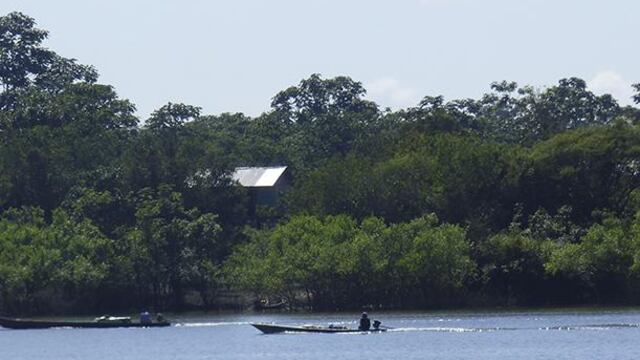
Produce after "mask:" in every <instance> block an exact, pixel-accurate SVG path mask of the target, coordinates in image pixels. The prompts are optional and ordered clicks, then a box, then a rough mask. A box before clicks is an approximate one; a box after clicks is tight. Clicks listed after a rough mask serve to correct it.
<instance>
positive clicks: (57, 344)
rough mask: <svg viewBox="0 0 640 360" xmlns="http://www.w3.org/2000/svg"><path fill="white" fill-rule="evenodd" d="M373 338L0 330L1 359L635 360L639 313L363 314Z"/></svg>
mask: <svg viewBox="0 0 640 360" xmlns="http://www.w3.org/2000/svg"><path fill="white" fill-rule="evenodd" d="M370 316H371V318H373V319H379V320H381V321H382V322H383V324H384V325H387V326H390V327H393V329H390V330H389V331H388V332H386V333H379V334H362V333H356V334H289V333H286V334H277V335H263V334H261V333H260V332H259V331H258V330H256V329H255V328H253V327H252V326H250V325H249V324H250V323H251V322H266V323H279V324H290V325H300V324H323V325H328V324H336V325H338V324H339V325H347V326H353V327H355V326H357V325H356V321H357V319H358V314H356V313H352V314H344V313H341V314H269V313H265V314H242V315H182V316H174V317H172V320H174V321H177V322H179V323H180V324H178V325H177V326H172V327H170V328H154V329H45V330H8V329H2V328H0V358H1V359H8V360H9V359H11V360H13V359H15V360H30V359H34V360H35V359H38V360H40V359H65V360H66V359H79V360H107V359H109V360H111V359H118V360H128V359H141V358H147V359H157V360H165V359H166V360H169V359H171V360H181V359H185V360H186V359H189V360H204V359H261V360H270V359H273V360H276V359H277V360H285V359H363V358H367V359H554V360H556V359H600V360H604V359H612V360H613V359H616V360H620V359H640V311H639V310H597V311H552V312H549V311H528V312H524V311H523V312H481V313H470V312H462V313H370Z"/></svg>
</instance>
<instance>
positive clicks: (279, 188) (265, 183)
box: [231, 166, 290, 216]
mask: <svg viewBox="0 0 640 360" xmlns="http://www.w3.org/2000/svg"><path fill="white" fill-rule="evenodd" d="M231 177H232V179H233V180H234V181H237V182H238V183H239V184H240V185H241V186H242V187H244V188H247V190H248V191H249V199H250V200H249V201H250V202H249V211H250V212H251V214H250V215H252V216H255V215H257V214H256V211H257V210H258V209H259V208H263V207H272V208H274V207H276V205H277V204H278V201H279V200H280V197H281V196H282V194H283V193H284V191H285V190H286V189H287V187H289V184H290V176H289V173H288V171H287V167H286V166H273V167H238V168H236V169H235V170H234V172H233V174H232V176H231Z"/></svg>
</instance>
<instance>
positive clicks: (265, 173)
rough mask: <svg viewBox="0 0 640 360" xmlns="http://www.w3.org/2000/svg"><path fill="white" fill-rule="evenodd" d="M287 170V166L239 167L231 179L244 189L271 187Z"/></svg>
mask: <svg viewBox="0 0 640 360" xmlns="http://www.w3.org/2000/svg"><path fill="white" fill-rule="evenodd" d="M285 170H287V167H286V166H273V167H238V168H236V169H235V171H234V172H233V175H231V178H232V179H233V180H235V181H237V182H239V183H240V185H242V186H244V187H271V186H274V185H275V184H276V182H278V179H280V177H281V176H282V174H284V172H285Z"/></svg>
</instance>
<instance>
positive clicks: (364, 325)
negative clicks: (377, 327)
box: [358, 312, 371, 331]
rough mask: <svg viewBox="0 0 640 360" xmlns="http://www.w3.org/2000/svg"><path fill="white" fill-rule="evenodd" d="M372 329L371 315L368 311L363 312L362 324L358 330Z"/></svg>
mask: <svg viewBox="0 0 640 360" xmlns="http://www.w3.org/2000/svg"><path fill="white" fill-rule="evenodd" d="M369 329H371V320H369V315H368V314H367V313H366V312H363V313H362V317H360V326H358V330H362V331H369Z"/></svg>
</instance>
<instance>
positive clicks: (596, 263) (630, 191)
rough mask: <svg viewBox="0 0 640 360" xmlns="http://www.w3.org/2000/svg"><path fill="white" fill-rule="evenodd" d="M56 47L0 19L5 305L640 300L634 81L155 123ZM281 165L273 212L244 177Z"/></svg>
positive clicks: (639, 128)
mask: <svg viewBox="0 0 640 360" xmlns="http://www.w3.org/2000/svg"><path fill="white" fill-rule="evenodd" d="M47 35H48V34H47V32H46V31H45V30H42V29H39V28H38V27H37V25H36V22H35V20H34V19H32V18H30V17H29V16H27V15H25V14H21V13H17V12H14V13H10V14H6V15H4V16H0V58H1V59H2V61H1V62H0V314H4V315H21V316H24V315H59V314H102V313H123V312H132V311H133V312H136V311H139V310H141V309H149V310H153V311H161V312H167V311H183V310H188V309H194V308H199V309H211V310H215V309H223V308H228V307H231V308H235V307H236V306H237V307H239V305H241V304H242V305H243V306H248V305H247V304H249V305H250V304H252V303H253V302H255V301H260V300H263V299H265V300H269V301H270V302H271V304H275V303H277V302H278V301H286V303H287V307H290V308H294V309H296V308H307V309H311V310H313V311H336V310H339V311H354V310H360V309H371V310H372V311H377V310H378V309H380V310H382V311H389V310H399V309H411V310H416V309H420V310H426V309H448V310H451V309H467V308H468V309H473V308H477V307H481V308H492V307H507V308H512V307H513V308H530V307H554V306H557V307H566V306H576V305H584V304H590V305H598V306H610V305H628V306H637V305H640V109H639V108H638V104H640V83H638V84H635V85H633V89H634V93H635V95H634V97H633V101H634V104H635V106H621V105H620V104H619V103H618V101H617V100H616V99H614V98H613V97H612V96H610V95H606V94H605V95H596V94H594V93H592V92H591V91H590V90H589V89H588V87H587V84H586V83H585V81H583V80H582V79H579V78H574V77H570V78H565V79H561V80H559V82H558V83H557V84H555V85H552V86H549V87H545V88H543V89H536V88H533V87H530V86H519V85H518V84H516V83H513V82H508V81H501V82H496V83H493V84H491V87H490V91H489V92H487V93H486V94H484V95H483V96H481V97H480V98H478V99H458V100H450V101H446V100H445V99H444V98H443V97H441V96H425V97H424V98H423V100H422V101H420V103H419V104H417V105H416V106H415V107H411V108H407V109H402V110H397V111H391V110H389V109H381V108H380V107H379V106H378V105H377V104H375V103H373V102H371V101H369V100H367V99H366V89H364V88H363V86H362V84H361V83H359V82H357V81H355V80H353V79H351V78H349V77H346V76H338V77H335V78H329V79H325V78H323V77H322V76H320V75H318V74H312V75H310V76H309V77H308V78H306V79H303V80H302V81H301V82H300V83H299V84H297V85H295V86H291V87H289V88H287V89H284V90H283V91H281V92H278V93H277V94H275V95H274V97H273V99H272V103H271V109H270V110H269V111H267V112H265V113H263V114H262V115H260V116H257V117H249V116H246V115H244V114H241V113H222V114H219V115H205V114H201V113H200V108H199V107H197V106H193V105H187V104H176V103H168V104H166V105H164V106H162V107H160V108H159V109H158V110H156V111H154V112H153V113H152V114H151V116H150V117H149V118H148V119H144V122H142V121H141V120H142V119H138V118H137V117H136V116H135V106H134V104H133V103H132V102H130V101H129V100H127V99H122V98H120V97H119V96H118V95H117V93H116V89H114V88H113V87H112V86H110V85H106V84H101V83H99V82H98V78H99V77H98V73H97V71H96V69H94V68H93V67H92V66H87V65H82V64H78V63H77V62H76V61H75V60H73V59H69V58H65V57H63V56H61V55H58V54H57V53H56V52H54V51H53V50H50V49H48V48H47V47H46V46H45V45H44V43H45V40H46V38H47ZM282 165H285V166H287V167H288V171H289V174H290V176H291V184H290V187H289V188H288V189H287V190H286V191H285V192H284V193H283V194H282V195H283V196H282V197H281V198H280V200H279V202H278V203H277V204H275V205H274V206H269V207H260V206H259V207H257V208H253V207H252V206H253V203H254V202H253V201H252V198H251V194H250V192H249V191H248V190H247V189H246V188H243V187H241V186H240V185H239V184H238V183H236V182H234V181H232V178H231V176H230V174H231V173H232V172H233V170H234V169H235V168H236V167H241V166H282ZM238 294H241V295H238ZM267 304H268V303H265V305H267Z"/></svg>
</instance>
